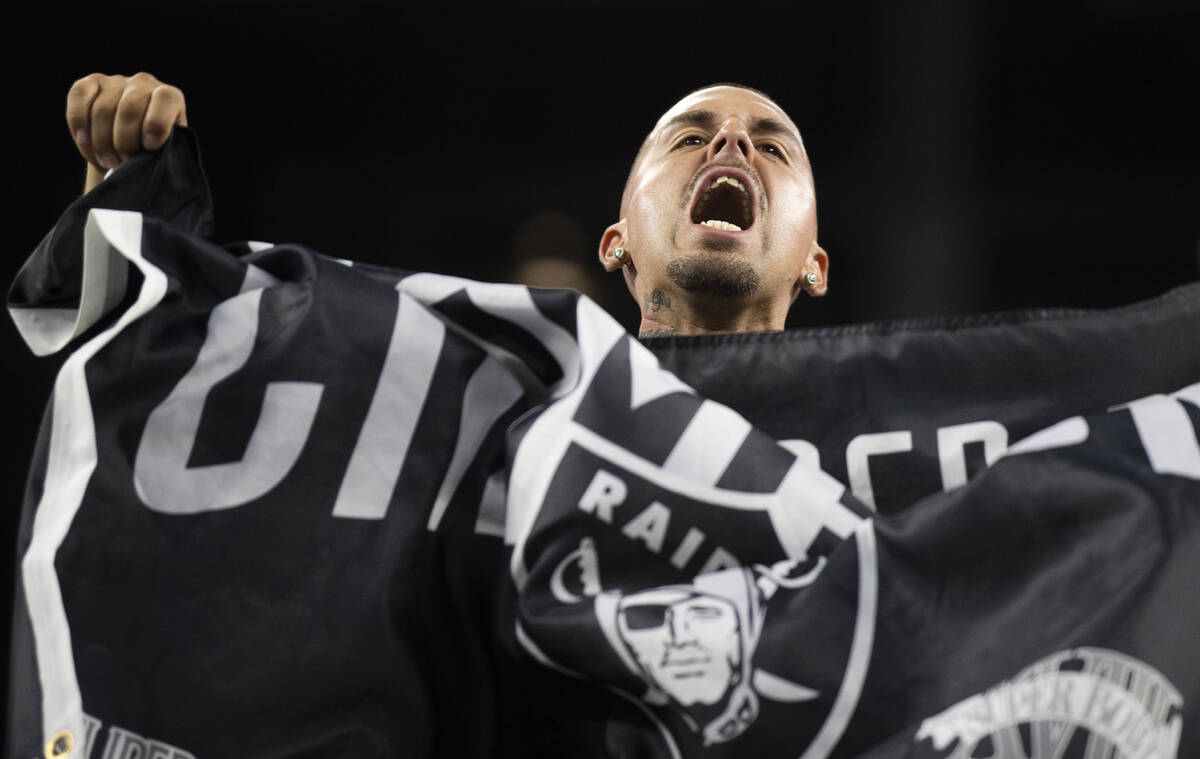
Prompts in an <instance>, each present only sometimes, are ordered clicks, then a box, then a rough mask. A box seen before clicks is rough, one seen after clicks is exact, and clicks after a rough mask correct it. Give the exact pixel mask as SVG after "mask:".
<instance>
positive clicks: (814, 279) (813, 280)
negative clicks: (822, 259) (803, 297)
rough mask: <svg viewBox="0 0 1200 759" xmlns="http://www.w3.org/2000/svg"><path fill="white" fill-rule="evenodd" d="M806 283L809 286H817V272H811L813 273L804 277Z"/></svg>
mask: <svg viewBox="0 0 1200 759" xmlns="http://www.w3.org/2000/svg"><path fill="white" fill-rule="evenodd" d="M804 281H805V282H807V283H808V284H810V285H815V284H817V275H816V272H811V271H810V272H809V273H808V274H805V275H804Z"/></svg>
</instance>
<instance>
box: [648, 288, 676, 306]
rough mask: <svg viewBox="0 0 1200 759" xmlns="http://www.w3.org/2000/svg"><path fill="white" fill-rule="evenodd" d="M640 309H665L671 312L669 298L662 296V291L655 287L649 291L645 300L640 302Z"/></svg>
mask: <svg viewBox="0 0 1200 759" xmlns="http://www.w3.org/2000/svg"><path fill="white" fill-rule="evenodd" d="M642 308H644V309H645V310H647V311H658V310H659V309H662V308H665V309H667V310H668V311H670V310H671V296H669V295H664V294H663V291H662V290H659V289H658V288H657V287H656V288H654V289H653V290H651V291H650V294H649V295H647V296H646V299H645V300H643V301H642Z"/></svg>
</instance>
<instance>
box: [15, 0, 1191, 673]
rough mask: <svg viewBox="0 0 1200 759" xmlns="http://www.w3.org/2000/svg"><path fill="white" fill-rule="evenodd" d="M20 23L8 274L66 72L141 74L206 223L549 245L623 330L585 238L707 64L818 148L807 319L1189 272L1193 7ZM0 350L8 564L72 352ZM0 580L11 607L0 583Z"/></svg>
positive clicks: (296, 232) (419, 265)
mask: <svg viewBox="0 0 1200 759" xmlns="http://www.w3.org/2000/svg"><path fill="white" fill-rule="evenodd" d="M6 15H7V18H6V22H5V23H6V26H7V28H8V30H9V37H10V45H15V46H19V45H21V44H24V43H28V44H29V47H28V48H27V49H28V50H29V51H30V52H29V54H28V57H26V58H24V59H20V60H11V61H10V63H9V65H8V67H7V74H8V76H7V77H6V87H5V90H6V92H5V95H4V97H5V98H7V99H9V100H8V102H7V103H6V105H5V108H4V118H5V121H6V122H7V123H6V127H7V128H6V131H7V133H8V134H9V135H10V137H9V139H8V140H7V145H8V151H7V153H8V156H9V158H8V160H7V161H5V164H4V165H5V184H6V185H7V186H8V188H9V189H10V191H11V190H16V196H15V197H14V196H12V195H10V200H9V201H7V202H6V203H5V214H4V222H5V225H6V227H7V229H8V230H9V234H8V235H7V237H6V242H7V245H8V247H9V250H8V252H7V255H6V257H5V258H4V263H3V267H4V273H5V276H6V277H9V278H11V275H12V274H13V273H15V271H16V270H17V268H18V266H19V265H20V263H21V261H22V260H23V259H24V257H25V256H26V255H27V254H28V252H29V251H31V250H32V249H33V247H34V246H35V245H36V244H37V242H38V240H39V239H40V238H41V236H42V235H43V234H44V233H45V232H46V230H48V229H49V228H50V227H51V225H53V223H54V220H55V218H56V217H57V215H58V214H59V212H60V211H61V210H62V209H63V208H64V207H65V206H66V205H67V204H68V203H70V201H71V200H72V199H73V198H74V197H76V196H77V195H78V193H79V191H80V189H81V186H82V181H83V163H82V159H80V157H79V155H78V154H77V153H76V152H75V150H74V147H73V145H72V143H71V140H70V138H69V136H68V133H67V129H66V126H65V122H64V120H63V110H64V98H65V95H66V92H67V90H68V89H69V87H70V85H71V83H72V82H73V81H74V80H75V79H77V78H78V77H80V76H83V75H85V74H87V73H90V72H93V71H101V72H105V73H125V74H132V73H134V72H136V71H139V70H146V71H150V72H152V73H154V74H155V75H157V76H158V77H159V78H160V79H162V80H163V81H166V82H169V83H172V84H176V85H178V86H180V87H181V88H182V89H183V90H184V92H185V93H186V95H187V98H188V115H189V120H190V123H191V125H192V126H193V127H194V128H195V129H196V130H197V132H198V134H199V136H200V139H201V145H202V148H203V149H204V154H205V158H206V165H207V169H208V175H209V179H210V182H211V184H212V187H213V193H214V197H215V201H216V210H217V216H216V218H217V229H218V234H217V237H218V239H219V240H221V241H226V240H244V239H257V240H267V241H272V242H301V243H305V244H308V245H311V246H312V247H315V248H317V249H319V250H322V251H324V252H327V253H331V254H334V255H338V256H341V257H345V258H351V259H356V260H360V261H368V262H373V263H379V264H386V265H391V266H396V267H401V268H406V269H414V270H426V271H436V272H442V273H449V274H457V275H463V276H468V277H472V278H475V279H482V280H503V279H506V278H508V277H509V276H510V275H511V271H512V268H513V262H514V261H515V260H516V259H517V258H519V257H522V256H529V255H532V254H537V253H547V252H552V253H555V254H557V255H560V256H564V257H566V258H568V259H573V260H579V261H584V262H585V263H586V265H587V266H589V267H593V270H594V271H595V273H596V276H597V278H598V279H597V283H596V284H595V285H593V287H595V288H596V289H595V290H594V292H595V293H596V295H597V299H598V300H600V302H601V303H602V304H603V305H605V307H607V308H609V309H610V310H611V311H612V312H613V313H614V314H615V315H616V316H617V317H618V318H619V319H620V320H621V321H622V322H624V323H625V324H627V325H628V326H629V327H630V328H631V329H633V328H634V327H635V326H636V323H637V311H636V309H635V307H634V306H633V303H632V301H630V300H629V299H628V296H627V295H626V294H625V291H624V286H623V284H622V283H621V282H620V280H619V278H617V277H609V278H599V275H600V270H599V266H598V264H595V263H594V262H595V250H596V245H597V242H598V240H599V237H600V234H601V232H602V231H603V229H604V228H605V226H607V225H608V224H609V223H611V222H612V221H615V220H616V215H617V205H618V200H619V196H620V192H621V186H622V183H623V181H624V178H625V173H626V171H627V170H628V168H629V163H630V161H631V160H632V158H633V155H634V153H635V152H636V150H637V147H638V145H639V144H640V142H641V140H642V138H643V137H644V135H645V133H646V132H647V131H648V130H649V129H650V127H651V126H652V125H653V123H654V121H655V120H656V119H657V117H658V116H659V115H660V114H661V113H662V111H664V110H665V109H666V108H667V107H669V106H670V105H671V104H672V103H673V102H674V101H675V100H676V99H678V98H679V97H680V96H682V95H683V94H685V93H686V92H688V91H690V90H692V89H694V88H696V87H698V86H701V85H704V84H707V83H711V82H716V81H736V82H744V83H746V84H749V85H752V86H755V87H757V88H760V89H763V90H765V91H767V92H768V93H770V94H771V95H772V96H774V98H775V99H776V100H777V101H778V102H779V104H780V105H782V106H783V107H784V108H785V109H786V110H787V111H788V112H789V113H790V114H791V116H792V117H793V119H794V120H795V122H796V123H797V124H798V125H799V127H800V129H801V131H802V132H803V134H804V137H805V141H806V144H807V147H808V150H809V153H810V156H811V158H812V163H813V167H814V172H815V175H816V181H817V188H818V200H819V218H820V240H821V242H822V244H823V245H824V247H825V248H826V249H827V250H828V251H829V253H830V256H831V261H832V264H831V270H830V285H831V290H830V293H829V295H828V296H827V297H825V298H823V299H821V300H810V299H807V298H802V299H801V301H800V302H799V303H798V305H797V306H796V308H794V309H793V313H792V319H791V323H793V324H794V325H796V326H801V325H824V324H838V323H848V322H859V321H867V320H877V319H894V318H902V317H911V316H925V315H937V314H955V313H965V312H971V311H992V310H1001V309H1014V308H1026V307H1045V306H1072V307H1084V308H1105V307H1111V306H1115V305H1119V304H1124V303H1128V302H1132V301H1135V300H1139V299H1143V298H1149V297H1152V296H1154V295H1157V294H1158V293H1160V292H1162V291H1164V290H1166V289H1168V288H1170V287H1172V286H1174V285H1178V284H1182V283H1184V282H1188V281H1191V280H1193V279H1195V278H1196V275H1197V259H1198V252H1200V245H1198V242H1200V128H1198V120H1197V118H1196V117H1195V116H1194V115H1193V111H1194V108H1195V105H1196V102H1195V101H1196V100H1197V94H1198V93H1200V3H1197V2H1195V1H1194V0H1068V1H1065V2H1049V1H1046V2H1042V3H1037V4H1032V3H1013V2H1004V1H1003V0H965V1H964V0H930V1H929V2H917V1H916V0H872V1H868V2H859V3H848V2H823V3H817V2H807V1H804V2H802V1H800V0H791V1H790V2H789V1H786V0H779V1H778V2H767V1H765V0H753V1H749V2H747V1H746V0H739V2H727V3H708V2H692V3H686V4H683V3H675V2H663V1H661V0H654V1H649V0H647V1H645V2H640V3H636V4H635V3H620V4H603V5H601V4H594V3H575V4H566V3H561V4H560V3H554V2H526V3H522V4H515V5H514V4H500V3H485V2H452V3H441V4H438V5H433V4H428V3H422V4H399V3H384V2H374V3H365V2H337V3H334V2H320V3H315V2H309V3H303V2H291V3H286V4H285V3H277V2H246V1H244V0H243V2H236V3H235V2H214V1H212V0H209V1H208V2H189V3H186V4H184V3H181V4H178V5H170V4H166V3H162V4H159V5H150V4H131V3H89V4H86V5H85V4H82V3H51V4H48V5H40V6H38V7H37V8H36V9H35V8H32V7H26V8H16V9H12V8H6ZM14 49H15V48H14ZM0 355H2V356H3V366H4V369H3V374H2V377H3V382H4V389H5V390H6V391H7V392H6V394H5V396H4V397H5V398H6V402H5V406H4V410H5V412H6V413H5V415H4V419H5V422H6V428H7V437H8V446H7V455H5V456H4V462H5V464H4V471H3V477H4V481H3V490H2V492H0V508H2V509H3V511H4V516H3V521H2V522H0V536H2V537H3V539H4V540H3V545H4V546H5V548H4V549H3V554H4V556H6V557H9V558H7V559H4V560H3V564H2V566H4V567H5V571H6V572H7V571H9V570H11V568H12V567H13V566H14V565H15V562H16V558H15V557H13V549H12V546H13V545H14V537H13V529H14V527H15V525H16V522H17V516H18V510H19V504H20V494H21V491H22V489H23V484H24V477H25V469H26V467H27V464H28V460H29V455H30V450H31V448H32V443H33V439H34V435H35V432H36V428H37V423H38V420H39V418H40V416H41V413H42V409H43V408H44V405H45V400H46V398H47V395H48V392H49V390H50V387H51V382H52V378H53V373H54V371H55V369H56V367H57V365H58V363H59V362H60V360H61V359H56V358H51V359H42V360H36V361H35V360H34V359H33V358H32V357H31V356H30V355H29V353H28V351H27V349H25V348H24V346H23V344H22V343H21V342H20V340H19V338H18V337H17V334H16V331H15V330H14V329H13V328H12V326H11V324H10V323H8V322H7V320H5V324H4V326H3V327H0ZM0 588H2V589H3V591H2V592H0V604H3V606H4V607H5V608H7V607H8V604H9V599H10V597H11V596H10V595H9V591H10V588H11V576H3V574H2V573H0ZM3 642H4V638H3V636H2V635H0V643H3ZM6 664H7V662H4V663H3V664H0V674H2V672H3V669H2V668H3V666H4V665H6Z"/></svg>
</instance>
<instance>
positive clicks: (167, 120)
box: [142, 84, 187, 150]
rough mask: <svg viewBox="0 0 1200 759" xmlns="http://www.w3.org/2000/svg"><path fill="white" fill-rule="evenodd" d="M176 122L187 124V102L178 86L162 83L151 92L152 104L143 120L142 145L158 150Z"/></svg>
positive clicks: (147, 148) (181, 124)
mask: <svg viewBox="0 0 1200 759" xmlns="http://www.w3.org/2000/svg"><path fill="white" fill-rule="evenodd" d="M176 124H178V125H180V126H187V104H186V103H185V102H184V100H183V92H182V91H180V89H179V88H178V87H172V86H171V85H169V84H160V85H158V86H157V87H155V88H154V89H153V90H152V91H151V93H150V104H149V107H148V108H146V117H145V119H144V120H143V121H142V147H144V148H146V150H158V149H159V148H160V147H162V146H163V143H165V142H166V141H167V137H169V136H170V135H171V128H172V127H174V126H175V125H176Z"/></svg>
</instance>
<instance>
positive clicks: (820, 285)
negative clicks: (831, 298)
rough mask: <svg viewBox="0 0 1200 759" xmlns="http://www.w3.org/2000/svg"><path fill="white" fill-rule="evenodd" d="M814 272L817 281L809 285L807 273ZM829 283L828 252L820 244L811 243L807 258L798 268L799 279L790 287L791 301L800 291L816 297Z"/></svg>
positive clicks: (823, 291) (823, 292)
mask: <svg viewBox="0 0 1200 759" xmlns="http://www.w3.org/2000/svg"><path fill="white" fill-rule="evenodd" d="M809 274H816V275H817V281H816V282H813V283H812V284H811V285H810V284H809V283H808V275H809ZM828 285H829V254H828V253H826V252H825V249H824V248H822V247H821V246H820V245H817V244H816V243H815V242H814V243H813V246H812V250H810V251H809V252H808V259H807V260H806V261H805V262H804V266H803V267H802V268H801V269H800V279H799V280H798V281H797V282H796V285H795V286H794V287H793V288H792V292H793V295H792V301H793V302H794V301H795V300H796V296H798V295H800V291H801V290H803V291H804V292H806V293H808V294H809V295H812V296H813V297H817V296H820V295H824V294H825V291H826V290H827V289H828Z"/></svg>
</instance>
